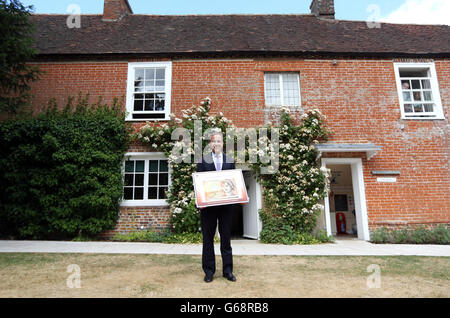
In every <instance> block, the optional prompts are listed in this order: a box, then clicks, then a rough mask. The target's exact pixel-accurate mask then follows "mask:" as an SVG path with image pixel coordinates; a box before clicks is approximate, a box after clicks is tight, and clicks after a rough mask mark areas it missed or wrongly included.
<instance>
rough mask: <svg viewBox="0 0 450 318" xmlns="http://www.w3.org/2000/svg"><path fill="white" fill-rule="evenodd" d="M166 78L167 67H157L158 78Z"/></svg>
mask: <svg viewBox="0 0 450 318" xmlns="http://www.w3.org/2000/svg"><path fill="white" fill-rule="evenodd" d="M164 78H165V69H164V68H157V69H156V79H164Z"/></svg>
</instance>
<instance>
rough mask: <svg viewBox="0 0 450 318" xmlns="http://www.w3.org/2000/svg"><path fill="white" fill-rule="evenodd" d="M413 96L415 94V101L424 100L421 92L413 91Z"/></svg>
mask: <svg viewBox="0 0 450 318" xmlns="http://www.w3.org/2000/svg"><path fill="white" fill-rule="evenodd" d="M413 96H414V100H415V101H419V102H420V101H421V100H422V97H421V94H420V92H413Z"/></svg>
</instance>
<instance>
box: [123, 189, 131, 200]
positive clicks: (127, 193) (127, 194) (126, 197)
mask: <svg viewBox="0 0 450 318" xmlns="http://www.w3.org/2000/svg"><path fill="white" fill-rule="evenodd" d="M123 198H124V200H133V188H123Z"/></svg>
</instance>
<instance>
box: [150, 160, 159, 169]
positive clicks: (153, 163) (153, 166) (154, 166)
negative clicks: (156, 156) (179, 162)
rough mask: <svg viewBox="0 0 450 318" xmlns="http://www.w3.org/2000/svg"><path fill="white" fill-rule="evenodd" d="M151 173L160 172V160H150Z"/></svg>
mask: <svg viewBox="0 0 450 318" xmlns="http://www.w3.org/2000/svg"><path fill="white" fill-rule="evenodd" d="M149 171H150V172H158V160H150V168H149Z"/></svg>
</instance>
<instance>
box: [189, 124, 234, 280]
mask: <svg viewBox="0 0 450 318" xmlns="http://www.w3.org/2000/svg"><path fill="white" fill-rule="evenodd" d="M209 145H210V147H211V150H212V152H211V153H209V154H207V155H205V156H204V157H203V158H202V162H201V163H198V164H197V172H202V171H216V170H227V169H235V165H234V160H233V158H230V157H228V156H226V155H225V154H224V153H223V152H222V150H223V137H222V133H221V132H214V133H212V135H211V139H210V143H209ZM200 213H201V226H202V234H203V251H202V268H203V271H204V272H205V282H207V283H209V282H212V280H213V276H214V273H215V271H216V259H215V254H214V236H215V234H216V227H217V221H219V234H220V253H221V254H222V273H223V277H225V278H227V279H228V280H229V281H232V282H234V281H236V277H235V276H234V275H233V254H232V249H231V242H230V238H231V224H232V219H233V204H228V205H220V206H212V207H207V208H204V209H202V210H201V212H200Z"/></svg>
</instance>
